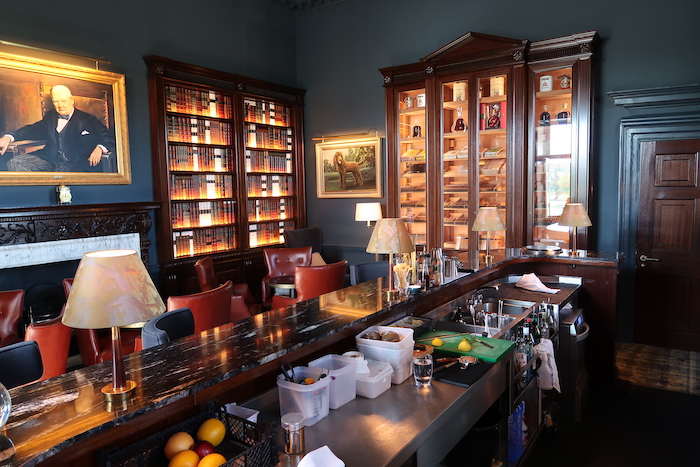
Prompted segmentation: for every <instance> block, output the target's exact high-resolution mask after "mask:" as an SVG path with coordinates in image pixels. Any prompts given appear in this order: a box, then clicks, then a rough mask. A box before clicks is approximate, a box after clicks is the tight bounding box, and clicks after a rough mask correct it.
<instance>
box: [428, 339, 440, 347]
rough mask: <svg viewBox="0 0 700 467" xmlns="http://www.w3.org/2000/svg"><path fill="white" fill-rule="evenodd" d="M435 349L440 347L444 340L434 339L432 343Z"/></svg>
mask: <svg viewBox="0 0 700 467" xmlns="http://www.w3.org/2000/svg"><path fill="white" fill-rule="evenodd" d="M430 344H431V345H432V346H433V347H440V346H441V345H442V339H440V338H439V337H436V338H435V339H433V341H432V342H431V343H430Z"/></svg>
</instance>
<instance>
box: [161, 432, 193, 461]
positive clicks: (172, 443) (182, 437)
mask: <svg viewBox="0 0 700 467" xmlns="http://www.w3.org/2000/svg"><path fill="white" fill-rule="evenodd" d="M192 446H194V438H192V436H190V435H189V433H185V432H184V431H179V432H177V433H173V434H172V435H171V436H170V438H168V441H167V442H166V443H165V457H167V458H168V459H172V458H173V457H174V456H175V454H177V453H178V452H180V451H184V450H186V449H192Z"/></svg>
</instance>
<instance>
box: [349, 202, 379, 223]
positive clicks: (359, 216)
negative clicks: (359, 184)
mask: <svg viewBox="0 0 700 467" xmlns="http://www.w3.org/2000/svg"><path fill="white" fill-rule="evenodd" d="M381 218H382V205H381V204H379V203H357V204H356V205H355V220H356V221H366V222H367V227H372V225H371V224H370V222H374V221H377V220H379V219H381Z"/></svg>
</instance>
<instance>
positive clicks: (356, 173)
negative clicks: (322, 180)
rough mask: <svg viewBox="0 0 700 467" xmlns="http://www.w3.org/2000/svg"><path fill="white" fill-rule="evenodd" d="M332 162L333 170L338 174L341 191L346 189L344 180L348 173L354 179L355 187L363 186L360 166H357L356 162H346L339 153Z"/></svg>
mask: <svg viewBox="0 0 700 467" xmlns="http://www.w3.org/2000/svg"><path fill="white" fill-rule="evenodd" d="M333 161H334V162H335V168H336V169H337V170H338V174H340V189H341V190H347V189H348V187H347V181H346V180H345V178H346V176H347V174H348V172H350V173H351V174H352V176H353V177H354V178H355V185H357V186H362V185H363V183H364V181H363V180H362V173H361V172H360V164H358V163H357V162H347V161H346V160H345V158H344V157H343V154H342V153H341V152H340V151H338V152H336V153H335V157H333Z"/></svg>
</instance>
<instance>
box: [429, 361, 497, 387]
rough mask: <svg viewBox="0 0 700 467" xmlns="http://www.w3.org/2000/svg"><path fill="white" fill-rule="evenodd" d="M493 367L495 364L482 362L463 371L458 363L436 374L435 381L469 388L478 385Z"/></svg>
mask: <svg viewBox="0 0 700 467" xmlns="http://www.w3.org/2000/svg"><path fill="white" fill-rule="evenodd" d="M492 366H493V363H487V362H481V363H477V364H476V365H469V366H468V367H467V368H466V369H464V370H463V369H461V368H460V367H459V363H456V364H454V365H452V366H451V367H449V368H445V369H444V370H440V371H438V372H437V373H435V374H434V375H433V379H435V380H437V381H443V382H445V383H452V384H456V385H457V386H464V387H465V388H468V387H469V386H471V385H472V384H474V383H476V382H477V381H478V380H479V378H481V377H482V376H483V375H484V373H486V372H487V371H489V370H490V369H491V367H492Z"/></svg>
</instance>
